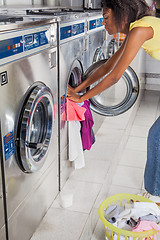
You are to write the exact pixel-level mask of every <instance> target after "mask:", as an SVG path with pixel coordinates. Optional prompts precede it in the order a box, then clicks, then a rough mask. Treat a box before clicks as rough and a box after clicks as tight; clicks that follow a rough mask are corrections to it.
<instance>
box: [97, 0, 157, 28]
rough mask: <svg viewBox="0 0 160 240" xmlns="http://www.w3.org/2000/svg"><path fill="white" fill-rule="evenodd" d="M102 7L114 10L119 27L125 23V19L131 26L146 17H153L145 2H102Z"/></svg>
mask: <svg viewBox="0 0 160 240" xmlns="http://www.w3.org/2000/svg"><path fill="white" fill-rule="evenodd" d="M101 6H102V8H106V9H108V8H110V9H112V10H113V12H114V17H115V20H116V22H117V25H118V26H120V25H121V24H122V23H123V22H124V18H125V21H127V23H128V25H129V24H130V23H131V22H134V21H136V20H138V19H140V18H142V17H144V16H151V15H153V12H152V10H151V8H150V7H149V6H148V4H147V3H146V1H145V0H102V1H101Z"/></svg>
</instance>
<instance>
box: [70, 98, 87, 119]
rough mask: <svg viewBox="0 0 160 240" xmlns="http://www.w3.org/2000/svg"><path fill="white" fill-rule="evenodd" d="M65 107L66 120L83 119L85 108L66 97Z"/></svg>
mask: <svg viewBox="0 0 160 240" xmlns="http://www.w3.org/2000/svg"><path fill="white" fill-rule="evenodd" d="M66 100H67V102H66V107H67V121H82V120H85V116H84V113H85V111H86V109H85V108H84V107H80V106H79V105H78V104H77V103H75V102H73V101H71V100H69V99H68V98H66Z"/></svg>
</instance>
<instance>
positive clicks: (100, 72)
mask: <svg viewBox="0 0 160 240" xmlns="http://www.w3.org/2000/svg"><path fill="white" fill-rule="evenodd" d="M125 41H126V40H124V41H123V43H122V45H121V47H120V48H119V49H118V50H117V51H116V53H115V54H114V55H113V56H112V57H111V58H110V59H109V60H108V61H107V62H106V63H104V64H103V65H102V66H100V67H99V68H98V69H97V70H96V71H94V72H93V73H92V75H91V76H89V77H88V78H87V79H86V80H85V81H83V82H82V83H81V84H80V85H79V86H77V87H76V88H74V92H75V93H78V92H80V91H82V90H83V89H86V88H87V87H89V86H90V85H91V84H93V83H94V82H96V81H97V80H99V79H100V78H102V77H103V76H104V75H106V74H107V73H109V72H110V71H111V70H112V69H113V67H114V66H115V64H116V62H117V61H118V59H119V58H120V56H121V54H122V52H123V49H124V46H125ZM70 89H71V88H70ZM72 90H73V89H72Z"/></svg>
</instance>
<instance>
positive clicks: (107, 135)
mask: <svg viewBox="0 0 160 240" xmlns="http://www.w3.org/2000/svg"><path fill="white" fill-rule="evenodd" d="M123 134H124V130H122V129H108V128H107V129H105V128H103V127H102V128H100V129H99V131H98V132H97V134H96V139H97V141H99V142H105V143H119V142H120V140H121V138H122V136H123Z"/></svg>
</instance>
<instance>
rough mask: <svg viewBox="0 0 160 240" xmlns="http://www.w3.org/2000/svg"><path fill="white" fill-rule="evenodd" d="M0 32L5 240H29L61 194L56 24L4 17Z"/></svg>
mask: <svg viewBox="0 0 160 240" xmlns="http://www.w3.org/2000/svg"><path fill="white" fill-rule="evenodd" d="M9 21H11V22H12V23H9ZM0 32H1V34H0V82H1V85H0V98H1V105H0V112H1V137H2V149H3V158H4V161H3V165H4V167H3V168H2V172H3V174H4V177H3V181H4V183H5V192H3V201H5V206H6V207H5V208H4V209H5V211H4V213H5V223H6V226H7V230H8V237H7V240H8V239H12V240H22V239H23V240H28V239H30V238H31V236H32V234H33V232H34V231H35V229H36V228H37V226H38V225H39V223H40V221H41V220H42V218H43V216H44V215H45V213H46V212H47V210H48V208H49V207H50V206H51V204H52V202H53V200H54V199H55V197H56V195H57V194H58V110H57V109H58V97H57V96H58V89H57V80H58V78H57V76H58V73H57V72H58V65H57V37H56V36H57V22H56V20H55V19H52V20H45V19H43V20H38V19H31V18H26V17H19V16H17V17H15V16H14V17H13V16H12V17H10V16H3V20H2V16H1V23H0ZM1 200H2V199H1ZM2 216H3V214H2V215H1V226H0V227H2V225H3V222H2V219H3V218H2ZM1 239H3V238H1Z"/></svg>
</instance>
